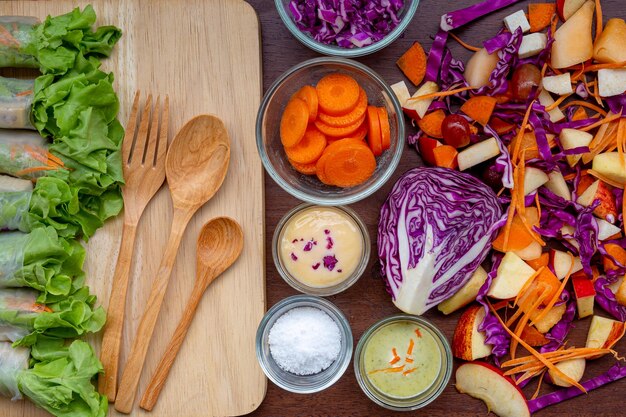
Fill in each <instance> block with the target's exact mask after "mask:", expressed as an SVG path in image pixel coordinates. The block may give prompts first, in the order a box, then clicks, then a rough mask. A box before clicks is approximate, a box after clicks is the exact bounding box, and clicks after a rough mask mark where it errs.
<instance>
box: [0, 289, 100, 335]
mask: <svg viewBox="0 0 626 417" xmlns="http://www.w3.org/2000/svg"><path fill="white" fill-rule="evenodd" d="M37 296H38V293H37V291H34V290H31V289H22V288H9V289H0V326H5V327H13V328H21V329H25V330H27V331H28V334H27V335H26V336H24V337H22V338H21V339H18V340H16V341H15V343H14V346H31V345H33V344H34V343H36V342H37V341H38V340H39V338H40V337H42V336H48V337H58V338H64V339H69V338H76V337H80V336H82V335H84V334H86V333H93V332H97V331H99V330H100V329H102V326H103V325H104V320H105V313H104V310H103V309H102V307H98V308H95V307H94V304H95V302H96V297H95V296H94V295H91V294H89V288H87V287H82V288H80V289H79V290H78V291H76V292H75V293H73V294H71V295H69V296H66V297H63V298H62V299H60V300H58V301H56V302H54V303H51V304H42V303H40V302H38V301H37Z"/></svg>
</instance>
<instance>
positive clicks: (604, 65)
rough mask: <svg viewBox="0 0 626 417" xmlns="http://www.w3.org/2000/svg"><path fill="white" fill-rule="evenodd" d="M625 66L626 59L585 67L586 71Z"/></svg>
mask: <svg viewBox="0 0 626 417" xmlns="http://www.w3.org/2000/svg"><path fill="white" fill-rule="evenodd" d="M623 67H626V61H621V62H610V63H606V64H594V65H589V66H588V67H587V68H585V71H584V72H592V71H598V70H601V69H614V68H623Z"/></svg>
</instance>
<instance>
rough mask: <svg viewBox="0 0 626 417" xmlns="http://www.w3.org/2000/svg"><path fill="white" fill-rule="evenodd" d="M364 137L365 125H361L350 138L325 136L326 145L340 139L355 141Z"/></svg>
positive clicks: (365, 134) (365, 132) (365, 133)
mask: <svg viewBox="0 0 626 417" xmlns="http://www.w3.org/2000/svg"><path fill="white" fill-rule="evenodd" d="M365 136H367V123H362V124H361V126H359V128H358V129H357V130H356V132H354V133H352V134H350V136H344V137H341V136H326V140H327V141H328V144H329V145H330V144H331V143H333V142H335V141H338V140H341V139H356V140H364V139H365Z"/></svg>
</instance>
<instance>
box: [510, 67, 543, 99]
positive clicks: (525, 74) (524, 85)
mask: <svg viewBox="0 0 626 417" xmlns="http://www.w3.org/2000/svg"><path fill="white" fill-rule="evenodd" d="M540 82H541V71H540V70H539V68H537V67H536V66H535V65H533V64H524V65H521V66H519V67H518V68H517V69H516V70H515V72H513V78H512V79H511V84H512V87H511V90H512V93H513V97H514V98H516V99H518V100H526V99H528V97H529V96H530V93H531V91H532V89H533V88H536V87H538V86H539V83H540Z"/></svg>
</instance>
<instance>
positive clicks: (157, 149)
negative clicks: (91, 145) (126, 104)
mask: <svg viewBox="0 0 626 417" xmlns="http://www.w3.org/2000/svg"><path fill="white" fill-rule="evenodd" d="M139 95H140V93H139V91H137V93H136V94H135V99H134V101H133V107H132V111H131V113H130V118H129V120H128V126H127V127H126V135H125V136H124V142H123V143H122V157H123V163H124V165H123V168H124V180H125V183H126V184H125V185H124V187H123V188H122V195H123V197H124V227H123V229H122V242H121V244H120V252H119V255H118V258H117V265H116V267H115V275H114V277H113V288H112V289H111V298H110V299H109V309H108V312H107V323H106V327H105V329H104V336H103V338H102V353H101V354H100V359H101V360H102V364H103V366H104V377H100V380H99V388H100V392H101V393H102V394H105V395H106V396H107V397H108V399H109V401H110V402H115V397H116V394H117V374H118V366H119V358H120V346H121V344H122V329H123V326H124V310H125V305H126V292H127V290H128V277H129V272H130V265H131V260H132V255H133V248H134V246H135V235H136V232H137V224H138V223H139V219H140V218H141V215H142V213H143V212H144V209H145V208H146V206H147V205H148V202H149V201H150V200H151V199H152V197H153V196H154V195H155V194H156V192H157V191H158V190H159V188H161V185H163V182H164V181H165V154H166V152H167V129H168V119H169V98H168V97H167V96H166V97H165V100H164V103H163V107H162V109H161V105H160V98H159V97H157V99H156V103H155V105H154V109H151V108H152V95H151V94H149V95H148V98H147V99H146V103H145V104H144V107H143V110H142V112H141V115H140V118H139V120H140V122H139V123H138V122H137V111H138V108H139ZM160 110H161V111H160ZM159 113H160V114H159Z"/></svg>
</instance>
